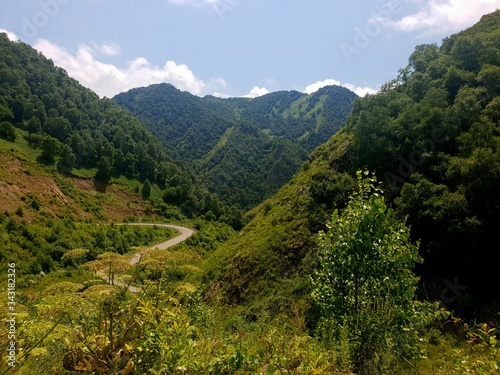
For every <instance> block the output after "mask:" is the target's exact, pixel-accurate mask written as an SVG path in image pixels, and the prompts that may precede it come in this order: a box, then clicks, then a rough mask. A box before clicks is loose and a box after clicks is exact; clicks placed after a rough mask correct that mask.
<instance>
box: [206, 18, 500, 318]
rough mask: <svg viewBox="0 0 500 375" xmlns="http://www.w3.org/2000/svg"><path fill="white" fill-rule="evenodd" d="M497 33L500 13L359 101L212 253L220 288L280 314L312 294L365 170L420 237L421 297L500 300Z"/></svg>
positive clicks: (426, 52) (425, 48)
mask: <svg viewBox="0 0 500 375" xmlns="http://www.w3.org/2000/svg"><path fill="white" fill-rule="evenodd" d="M499 30H500V11H497V12H495V13H492V14H489V15H486V16H484V17H483V18H482V19H481V21H480V22H479V23H478V24H476V25H475V26H473V27H471V28H470V29H468V30H465V31H463V32H461V33H458V34H456V35H452V36H451V37H449V38H446V39H444V40H443V42H442V44H441V45H440V46H438V45H436V44H425V45H419V46H417V47H416V48H415V51H414V52H413V53H412V54H411V56H410V58H409V62H408V65H407V66H406V67H405V68H403V69H401V70H400V72H399V75H398V77H397V78H396V79H395V80H393V81H391V82H388V83H387V84H385V85H384V86H383V88H382V90H381V92H380V93H378V94H376V95H368V96H366V97H364V98H361V99H359V100H357V101H356V102H355V103H354V106H353V110H352V113H351V114H350V116H349V119H348V121H347V125H346V127H345V128H344V129H342V130H341V131H339V132H338V133H336V134H335V135H334V136H333V137H332V138H331V139H330V140H329V141H328V142H327V143H325V144H324V145H321V146H320V147H318V148H317V149H316V150H314V151H313V152H312V154H311V155H310V157H309V160H308V162H307V163H305V164H304V165H303V167H302V170H301V171H300V172H298V173H297V174H296V175H295V176H294V177H293V178H292V180H291V181H290V182H289V183H287V184H286V185H285V186H283V187H282V188H281V189H280V190H279V192H278V193H277V194H276V195H275V196H273V197H272V198H270V199H268V200H267V201H265V202H264V203H262V204H260V205H259V206H258V207H256V208H255V209H253V210H251V211H250V212H249V213H248V214H247V217H248V219H249V220H250V222H249V224H248V225H247V226H246V227H245V228H244V229H243V230H242V231H241V232H240V233H239V234H238V235H237V236H235V237H233V238H232V239H231V240H229V241H228V242H227V243H225V244H224V245H223V246H222V247H221V248H220V249H219V250H218V251H217V252H216V253H215V254H214V255H213V258H212V260H211V261H210V264H211V266H210V267H209V270H208V272H207V275H206V277H207V280H209V281H210V282H211V288H210V290H213V289H214V288H216V289H217V290H219V291H220V293H219V298H220V296H223V298H225V300H226V301H227V302H228V303H246V304H250V305H252V306H254V307H255V308H256V309H260V308H264V309H272V310H273V311H276V310H278V311H280V310H285V309H289V308H290V305H291V304H292V305H296V304H297V300H299V301H300V300H301V299H302V298H307V295H308V293H307V291H308V290H309V284H308V276H309V275H310V274H311V273H312V272H313V270H314V268H315V266H316V262H317V256H316V255H315V254H316V240H315V238H316V234H317V233H318V232H319V231H320V230H324V229H326V228H325V223H326V221H327V219H328V218H329V217H330V215H331V213H332V211H333V209H335V208H338V209H342V208H343V207H344V205H345V204H346V197H347V195H348V194H349V193H350V192H351V191H352V189H353V188H354V187H355V178H354V177H355V172H356V170H362V169H367V170H369V171H372V172H374V173H375V175H376V176H377V177H378V180H379V181H381V182H382V183H383V190H384V192H385V197H386V200H387V201H388V203H389V204H390V205H391V206H392V207H393V208H394V210H395V211H396V214H397V215H398V216H399V217H401V218H405V217H407V218H408V219H407V222H408V224H409V225H410V226H411V233H412V240H413V241H420V255H421V256H422V257H423V259H424V262H423V264H422V265H421V266H419V267H418V268H417V270H416V271H417V272H418V274H419V275H420V276H421V282H420V293H421V294H422V296H423V297H425V298H430V299H439V300H441V302H442V303H444V304H446V305H447V306H448V307H450V308H453V309H461V310H462V312H468V313H470V312H471V311H477V310H480V309H481V308H483V309H484V305H489V306H492V305H494V304H495V303H498V302H499V301H498V296H499V295H500V294H499V293H498V292H499V285H500V277H499V274H498V272H497V271H496V268H495V267H494V266H493V265H494V264H498V262H499V261H500V255H499V254H500V253H499V252H498V250H497V247H498V246H497V241H498V240H497V230H498V228H499V226H500V219H499V218H500V195H499V190H498V186H500V122H499V121H500V47H499V46H500V43H499V35H500V34H499V32H498V31H499ZM489 265H491V266H489ZM478 300H480V301H482V304H479V303H478V302H477V301H478Z"/></svg>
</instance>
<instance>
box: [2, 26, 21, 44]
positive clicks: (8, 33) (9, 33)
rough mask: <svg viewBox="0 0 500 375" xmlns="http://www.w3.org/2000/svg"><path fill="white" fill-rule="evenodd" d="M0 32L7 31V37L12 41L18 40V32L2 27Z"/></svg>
mask: <svg viewBox="0 0 500 375" xmlns="http://www.w3.org/2000/svg"><path fill="white" fill-rule="evenodd" d="M0 33H5V34H7V37H8V38H9V39H10V40H11V41H12V42H17V41H18V40H19V38H18V37H17V35H16V34H14V33H13V32H12V31H9V30H5V29H0Z"/></svg>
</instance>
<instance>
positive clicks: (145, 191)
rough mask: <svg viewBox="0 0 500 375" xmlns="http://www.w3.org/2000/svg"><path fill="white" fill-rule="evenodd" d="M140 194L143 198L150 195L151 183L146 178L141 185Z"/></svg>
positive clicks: (147, 197)
mask: <svg viewBox="0 0 500 375" xmlns="http://www.w3.org/2000/svg"><path fill="white" fill-rule="evenodd" d="M141 195H142V198H144V199H149V197H150V196H151V183H150V182H149V180H146V182H144V185H142V190H141Z"/></svg>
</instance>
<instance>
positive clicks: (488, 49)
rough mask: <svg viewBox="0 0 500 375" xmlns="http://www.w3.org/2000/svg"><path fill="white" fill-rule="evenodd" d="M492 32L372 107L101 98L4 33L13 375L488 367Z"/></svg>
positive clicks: (2, 133)
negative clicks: (15, 374) (16, 374)
mask: <svg viewBox="0 0 500 375" xmlns="http://www.w3.org/2000/svg"><path fill="white" fill-rule="evenodd" d="M499 36H500V11H498V10H497V11H496V12H493V13H490V14H487V15H484V16H483V17H482V18H481V20H480V21H479V22H478V23H477V24H475V25H474V26H472V27H470V28H468V29H466V30H463V31H461V32H459V33H456V34H453V35H450V36H449V37H447V38H445V39H444V40H443V41H442V43H441V44H440V45H437V44H421V45H418V46H417V47H416V48H415V50H414V51H413V52H412V54H411V55H410V56H409V59H408V64H407V66H405V67H403V68H401V69H400V70H399V72H398V74H397V77H396V78H394V79H393V80H391V81H389V82H387V83H385V84H384V85H383V86H382V87H381V89H380V90H379V92H378V93H376V94H370V95H366V96H364V97H358V96H357V95H356V94H355V93H354V92H352V91H350V90H348V89H347V88H345V87H341V86H338V85H332V86H325V87H322V88H319V89H318V90H316V91H315V92H313V93H309V94H306V93H302V92H299V91H294V90H291V91H277V92H272V93H267V94H264V95H261V96H259V97H255V98H219V97H215V96H211V95H206V96H203V97H201V96H196V95H193V94H190V93H188V92H186V91H181V90H179V89H177V88H176V87H174V86H173V85H171V84H167V83H161V84H153V85H150V86H147V87H138V88H134V89H132V90H129V91H126V92H123V93H121V94H118V95H116V96H115V97H113V98H112V99H109V98H100V97H99V96H98V95H97V94H95V93H94V92H92V91H91V90H90V89H88V88H86V87H84V86H82V85H81V84H80V83H79V82H78V81H76V80H75V79H73V78H71V77H70V76H69V75H68V74H67V73H66V71H64V70H63V69H62V68H60V67H57V66H55V65H54V63H53V62H52V61H51V60H49V59H46V58H45V57H44V56H43V55H42V54H40V53H39V52H38V51H37V50H35V49H34V48H33V47H31V46H30V45H28V44H25V43H23V42H21V41H12V40H10V39H9V37H8V36H7V34H5V33H0V165H1V169H0V240H1V244H0V260H1V262H0V270H1V271H2V273H1V275H2V276H1V277H0V282H1V284H2V287H1V288H0V298H1V299H2V301H4V302H3V303H2V305H0V316H1V317H2V322H3V324H2V326H1V328H0V338H1V340H0V347H1V348H2V352H3V353H4V354H3V355H2V362H0V371H1V372H2V373H3V374H7V373H9V372H10V373H18V374H67V375H70V374H120V375H129V374H130V375H131V374H150V373H151V374H214V375H215V374H217V375H219V374H304V375H305V374H310V375H313V374H332V375H354V374H355V375H379V374H380V375H382V374H394V375H399V374H425V375H450V374H451V375H454V374H457V375H462V374H485V375H496V374H498V372H499V367H498V363H500V349H499V345H498V324H500V317H499V311H500V300H499V298H498V296H500V294H499V292H500V289H499V288H500V276H499V273H498V271H497V269H498V264H499V262H500V255H499V252H498V251H497V245H496V241H497V238H496V237H497V230H498V227H499V225H500V222H499V220H500V219H499V218H500V196H499V190H498V186H499V185H500V47H499V46H500V43H499V40H500V39H499ZM109 280H111V281H112V282H111V283H109V282H107V281H109ZM115 281H116V282H115Z"/></svg>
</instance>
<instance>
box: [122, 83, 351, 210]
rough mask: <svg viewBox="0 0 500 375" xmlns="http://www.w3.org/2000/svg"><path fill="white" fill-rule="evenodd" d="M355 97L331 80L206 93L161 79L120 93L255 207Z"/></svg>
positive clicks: (214, 181)
mask: <svg viewBox="0 0 500 375" xmlns="http://www.w3.org/2000/svg"><path fill="white" fill-rule="evenodd" d="M355 97H356V95H355V94H354V93H352V92H351V91H349V90H347V89H345V88H342V87H339V86H330V87H324V88H322V89H320V90H318V91H317V92H316V93H313V94H311V95H306V94H302V93H299V92H297V91H280V92H274V93H270V94H267V95H264V96H262V97H258V98H255V99H246V98H228V99H220V98H215V97H213V96H206V97H204V98H200V97H197V96H194V95H191V94H189V93H187V92H182V91H180V90H178V89H176V88H174V87H173V86H172V85H169V84H158V85H152V86H149V87H145V88H137V89H132V90H130V91H128V92H126V93H122V94H119V95H117V96H116V97H115V98H114V100H115V101H116V102H117V103H118V104H120V105H121V106H123V107H124V108H127V109H129V110H130V111H131V112H132V113H133V114H134V115H135V116H137V118H139V119H140V120H141V121H142V122H143V123H144V124H145V125H146V126H147V127H148V129H149V130H150V131H151V132H152V133H153V134H154V135H156V136H157V137H158V139H160V141H161V142H162V143H163V144H164V145H165V147H166V148H167V149H168V150H170V151H171V154H172V155H173V156H174V157H175V158H177V159H178V160H182V161H183V162H186V163H188V164H189V165H191V166H192V168H193V170H194V171H195V172H196V173H198V174H200V175H201V176H202V178H203V181H206V184H207V186H208V188H209V190H210V191H211V192H213V193H216V194H217V195H218V196H219V197H220V198H221V199H222V200H223V201H224V202H226V203H229V204H231V205H239V206H240V207H242V208H243V209H249V208H251V207H254V206H255V205H257V204H258V203H260V202H262V200H263V199H265V198H267V197H269V196H271V195H272V194H273V193H274V192H276V191H277V189H278V188H279V187H281V186H282V185H283V184H284V183H285V182H287V181H288V180H289V179H290V178H291V176H292V175H293V173H295V172H296V171H297V170H298V168H299V166H300V164H301V163H302V162H303V161H305V159H306V157H307V155H308V153H309V152H310V151H312V150H313V149H314V148H315V147H316V146H318V145H319V144H321V143H323V142H326V141H327V140H328V138H330V137H331V136H332V135H333V134H334V133H335V132H337V131H338V130H339V129H340V128H341V127H343V126H344V125H345V119H346V117H347V115H348V113H349V111H350V110H351V103H352V101H353V100H354V98H355ZM235 127H236V128H237V129H238V131H237V132H236V133H237V134H238V136H235V135H236V133H233V130H234V128H235ZM231 134H232V135H231ZM250 154H251V157H247V156H245V155H250ZM235 172H236V173H235Z"/></svg>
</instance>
